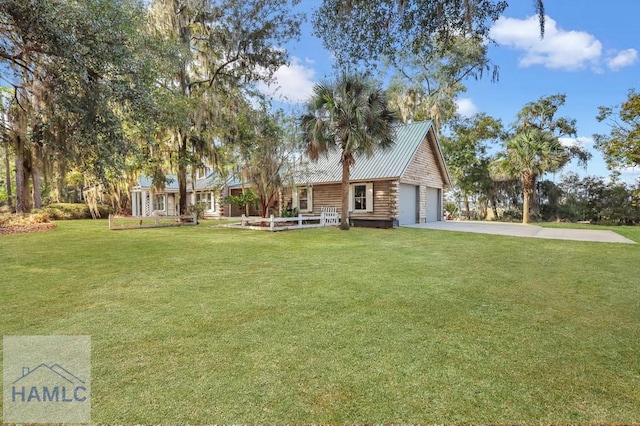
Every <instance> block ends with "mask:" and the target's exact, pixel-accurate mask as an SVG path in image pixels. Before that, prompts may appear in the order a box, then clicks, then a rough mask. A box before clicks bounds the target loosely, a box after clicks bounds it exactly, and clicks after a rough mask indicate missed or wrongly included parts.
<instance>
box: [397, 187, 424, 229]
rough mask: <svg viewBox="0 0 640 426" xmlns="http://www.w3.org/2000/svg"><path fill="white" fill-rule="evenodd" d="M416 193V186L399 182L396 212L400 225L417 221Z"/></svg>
mask: <svg viewBox="0 0 640 426" xmlns="http://www.w3.org/2000/svg"><path fill="white" fill-rule="evenodd" d="M418 194H419V193H418V187H417V186H415V185H406V184H400V193H399V195H400V196H399V202H400V206H399V207H400V208H399V213H398V220H399V222H400V225H413V224H414V223H418Z"/></svg>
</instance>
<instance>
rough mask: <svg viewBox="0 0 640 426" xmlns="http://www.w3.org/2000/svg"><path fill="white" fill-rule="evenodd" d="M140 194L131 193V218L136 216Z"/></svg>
mask: <svg viewBox="0 0 640 426" xmlns="http://www.w3.org/2000/svg"><path fill="white" fill-rule="evenodd" d="M139 196H140V194H139V193H138V192H137V191H131V216H133V217H136V216H138V197H139Z"/></svg>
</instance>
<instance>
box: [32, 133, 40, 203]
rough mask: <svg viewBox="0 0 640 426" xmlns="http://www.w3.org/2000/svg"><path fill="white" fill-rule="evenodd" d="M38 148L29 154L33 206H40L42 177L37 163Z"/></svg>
mask: <svg viewBox="0 0 640 426" xmlns="http://www.w3.org/2000/svg"><path fill="white" fill-rule="evenodd" d="M39 153H40V150H39V149H38V148H37V145H36V148H35V152H34V153H33V154H32V155H31V180H32V181H33V207H34V208H36V209H41V208H42V177H41V174H40V167H39V164H38V157H39V156H40V155H39Z"/></svg>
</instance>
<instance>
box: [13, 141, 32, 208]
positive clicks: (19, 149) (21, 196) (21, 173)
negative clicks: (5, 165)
mask: <svg viewBox="0 0 640 426" xmlns="http://www.w3.org/2000/svg"><path fill="white" fill-rule="evenodd" d="M26 155H27V153H26V152H25V148H24V142H23V140H22V137H20V136H17V139H16V213H29V211H30V210H31V208H30V207H29V205H30V198H31V197H30V195H31V194H30V193H29V174H30V173H29V169H30V168H29V162H28V159H27V157H26Z"/></svg>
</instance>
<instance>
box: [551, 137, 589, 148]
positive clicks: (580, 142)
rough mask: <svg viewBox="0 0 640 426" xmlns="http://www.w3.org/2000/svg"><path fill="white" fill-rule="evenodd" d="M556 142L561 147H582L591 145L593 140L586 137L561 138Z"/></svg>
mask: <svg viewBox="0 0 640 426" xmlns="http://www.w3.org/2000/svg"><path fill="white" fill-rule="evenodd" d="M558 141H560V143H561V144H562V145H563V146H582V147H585V146H587V145H593V138H591V137H588V136H578V137H577V138H568V137H562V138H558Z"/></svg>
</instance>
